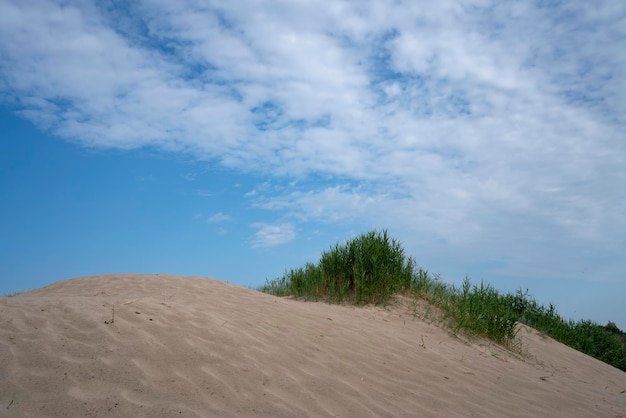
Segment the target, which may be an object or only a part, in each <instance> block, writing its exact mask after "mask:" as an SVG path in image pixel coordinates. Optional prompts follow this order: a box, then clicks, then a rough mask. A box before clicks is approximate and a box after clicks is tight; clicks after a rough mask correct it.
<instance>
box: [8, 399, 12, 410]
mask: <svg viewBox="0 0 626 418" xmlns="http://www.w3.org/2000/svg"><path fill="white" fill-rule="evenodd" d="M11 405H13V399H11V402H9V404H8V405H7V409H9V407H10V406H11Z"/></svg>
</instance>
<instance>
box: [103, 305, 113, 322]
mask: <svg viewBox="0 0 626 418" xmlns="http://www.w3.org/2000/svg"><path fill="white" fill-rule="evenodd" d="M113 322H115V306H114V307H112V308H111V321H110V322H109V321H104V323H105V324H107V325H111V324H112V323H113Z"/></svg>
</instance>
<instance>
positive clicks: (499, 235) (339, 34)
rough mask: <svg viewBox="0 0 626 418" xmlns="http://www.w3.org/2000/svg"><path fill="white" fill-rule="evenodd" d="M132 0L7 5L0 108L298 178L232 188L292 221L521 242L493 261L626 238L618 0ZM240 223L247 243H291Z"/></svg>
mask: <svg viewBox="0 0 626 418" xmlns="http://www.w3.org/2000/svg"><path fill="white" fill-rule="evenodd" d="M128 7H129V10H128V11H127V12H126V11H125V12H124V13H121V12H119V11H117V12H116V11H111V10H107V9H105V8H103V7H99V6H97V5H96V3H95V2H89V1H81V2H72V1H70V2H63V3H62V4H61V3H60V2H55V1H50V0H45V1H44V0H41V1H37V0H28V1H17V0H14V1H12V0H9V1H4V2H2V3H1V4H0V55H1V56H2V57H3V59H2V63H0V80H1V81H0V92H1V94H2V96H1V97H3V99H2V100H3V101H4V103H6V104H8V105H10V106H12V107H14V108H15V109H16V111H18V112H20V113H21V114H22V115H23V116H24V117H26V118H28V119H30V120H32V121H33V122H34V123H36V124H38V125H39V126H40V127H42V128H43V129H46V130H49V131H51V132H53V133H55V134H57V135H60V136H63V137H65V138H68V139H69V140H71V141H75V142H79V143H82V144H84V145H87V146H93V147H116V148H136V147H142V146H151V147H157V148H160V149H163V150H167V151H176V152H185V153H189V154H192V155H194V156H195V157H197V158H198V159H210V160H214V161H217V162H218V163H220V164H222V165H225V166H228V167H230V168H235V169H239V170H244V171H246V172H254V173H260V174H261V175H262V176H268V177H274V176H275V177H278V178H281V177H282V178H286V179H291V178H297V179H298V180H305V181H303V182H301V183H299V184H298V186H297V187H296V186H293V187H290V186H285V187H284V188H283V189H280V190H279V189H278V188H277V187H274V186H272V187H270V183H269V182H268V183H266V184H265V185H264V186H263V187H259V188H255V189H254V190H252V191H250V192H248V193H247V194H246V198H248V199H250V200H251V201H253V202H254V204H255V205H256V206H257V207H259V208H264V209H267V210H272V211H275V212H278V213H279V216H285V218H284V219H289V220H290V222H300V221H303V220H309V219H314V220H316V221H319V222H345V221H346V220H353V221H355V222H357V221H361V222H364V223H366V224H368V225H372V224H373V225H381V224H384V225H383V226H385V225H386V224H391V225H396V226H397V228H398V229H399V230H405V231H417V232H420V233H424V234H426V235H427V236H428V237H429V238H432V239H435V240H442V241H444V242H448V243H452V244H453V245H456V246H459V247H458V248H461V249H462V250H463V251H465V250H467V249H472V251H476V250H475V249H476V248H481V249H482V251H483V255H484V254H487V253H490V252H493V253H497V254H503V253H508V252H511V251H515V252H519V254H522V255H516V256H515V257H512V258H507V259H515V260H518V261H516V262H513V261H511V262H510V264H509V271H513V270H514V269H516V268H519V267H520V266H523V265H524V263H526V265H528V263H530V262H532V260H533V259H534V254H536V253H537V248H540V250H539V252H540V253H541V254H542V255H543V256H544V257H545V259H546V261H545V263H546V265H549V264H550V262H549V261H548V260H549V258H550V257H552V258H553V261H552V266H553V268H558V265H559V260H562V261H566V260H568V258H567V256H566V254H565V252H566V251H569V252H572V251H583V249H594V248H595V250H589V251H592V252H594V251H595V252H594V254H595V256H598V257H599V256H600V255H601V254H602V253H603V252H604V251H606V249H607V248H621V249H624V248H626V242H625V241H624V238H623V236H624V231H625V230H626V220H625V219H624V217H623V214H624V213H626V199H625V198H624V194H623V192H622V189H623V184H626V169H625V167H626V142H624V140H623V135H622V133H623V132H624V131H625V130H626V116H625V115H626V93H624V92H626V52H624V51H626V45H625V43H624V39H626V37H625V35H626V25H624V24H623V21H624V16H625V13H626V6H625V5H624V4H622V3H619V2H615V1H610V0H606V1H600V2H593V4H591V3H589V2H583V1H571V2H566V3H563V4H554V5H547V6H545V7H534V6H533V5H532V4H530V3H524V4H521V3H520V4H516V5H514V4H511V3H509V2H499V3H490V2H485V1H467V2H457V1H440V2H436V4H435V3H430V4H429V5H428V7H425V6H424V5H423V4H421V3H419V2H396V1H383V0H380V1H375V0H371V1H362V2H341V1H339V2H337V1H332V2H328V3H320V2H316V3H311V2H292V1H276V2H271V3H263V4H260V3H258V2H252V1H249V2H248V1H239V2H230V3H228V2H226V3H222V4H219V5H211V6H200V5H198V3H197V2H192V1H177V2H167V1H159V2H141V3H133V4H131V5H129V6H128ZM317 179H321V181H320V182H317V181H313V180H317ZM216 215H218V214H216ZM216 215H214V216H216ZM224 216H225V215H224ZM281 219H283V218H281ZM255 227H256V228H258V229H259V231H258V232H257V235H256V239H255V241H254V242H255V244H254V245H256V246H265V245H277V244H274V243H282V242H287V241H289V240H292V239H294V238H295V232H294V231H295V225H294V224H293V223H289V222H287V223H282V224H278V225H270V224H255ZM460 251H461V250H459V252H460ZM585 251H586V250H585ZM524 254H525V255H524ZM504 258H506V257H504ZM620 265H621V266H622V267H624V268H626V265H624V263H623V262H622V263H621V264H620ZM613 271H619V269H618V268H616V269H614V270H613ZM607 274H609V273H607ZM611 274H612V273H611ZM611 277H613V276H611Z"/></svg>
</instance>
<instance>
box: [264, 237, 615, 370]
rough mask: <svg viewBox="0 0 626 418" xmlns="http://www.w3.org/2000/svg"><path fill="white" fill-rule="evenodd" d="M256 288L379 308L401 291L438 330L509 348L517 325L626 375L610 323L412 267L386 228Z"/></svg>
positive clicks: (355, 239)
mask: <svg viewBox="0 0 626 418" xmlns="http://www.w3.org/2000/svg"><path fill="white" fill-rule="evenodd" d="M259 290H260V291H262V292H265V293H270V294H273V295H276V296H294V297H297V298H303V299H305V300H326V301H328V302H329V303H341V302H344V301H347V302H352V303H356V304H361V303H374V304H386V303H387V302H388V301H389V300H390V298H392V297H393V296H394V295H395V294H398V293H403V294H409V295H412V296H413V297H415V298H420V299H424V300H427V301H428V302H429V303H430V304H432V305H434V306H435V307H437V308H438V309H439V310H440V311H441V313H442V320H443V321H444V325H445V326H447V327H448V328H450V329H451V330H453V331H454V332H463V333H465V334H467V335H476V336H481V337H486V338H489V339H491V340H493V341H495V342H496V343H499V344H502V345H504V346H509V347H511V344H512V343H513V342H514V341H515V339H516V336H517V330H518V327H517V324H518V323H524V324H526V325H528V326H531V327H533V328H535V329H537V330H538V331H540V332H543V333H545V334H547V335H549V336H550V337H552V338H554V339H556V340H557V341H560V342H562V343H564V344H566V345H569V346H570V347H572V348H574V349H576V350H579V351H582V352H583V353H586V354H589V355H591V356H593V357H595V358H597V359H599V360H602V361H604V362H606V363H608V364H611V365H613V366H615V367H617V368H619V369H621V370H624V371H626V335H625V334H624V332H622V331H621V330H620V329H619V328H618V327H617V326H616V325H615V324H614V323H612V322H609V323H608V324H607V325H606V326H600V325H598V324H596V323H594V322H592V321H578V322H574V321H566V320H564V319H563V318H561V316H559V315H558V313H557V312H556V309H555V307H554V306H553V305H552V304H550V305H549V307H548V308H546V307H544V306H542V305H539V304H538V303H537V302H536V301H535V300H534V299H533V298H532V297H530V296H529V295H528V293H527V292H526V293H524V292H522V291H521V290H520V291H518V292H516V293H515V294H512V293H507V294H500V293H499V292H498V291H497V290H496V289H494V288H493V287H492V286H491V285H489V284H485V283H482V282H481V283H480V285H472V284H471V282H470V280H469V279H468V278H466V279H465V280H464V281H463V284H462V286H461V287H457V286H454V285H449V284H446V283H444V282H443V281H441V280H440V278H439V277H438V276H431V275H430V274H429V273H428V271H426V270H424V269H422V268H418V267H417V265H416V263H415V261H414V259H413V258H411V257H406V256H405V254H404V250H403V249H402V246H401V245H400V243H399V242H398V241H397V240H395V239H393V238H390V237H389V235H388V234H387V231H385V230H383V231H382V232H377V231H372V232H369V233H367V234H363V235H360V236H358V237H356V238H354V239H352V240H349V241H347V242H346V243H345V244H344V245H339V244H337V245H335V246H334V247H331V249H330V250H328V251H325V252H323V253H322V256H321V258H320V261H319V262H318V263H317V264H313V263H307V264H305V266H304V267H302V268H297V269H291V270H289V271H286V272H285V274H284V275H283V277H280V278H277V279H274V280H268V281H266V283H265V285H263V286H262V287H260V288H259Z"/></svg>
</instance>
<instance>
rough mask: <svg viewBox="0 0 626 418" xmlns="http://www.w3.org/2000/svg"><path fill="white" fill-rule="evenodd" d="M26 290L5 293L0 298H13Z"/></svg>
mask: <svg viewBox="0 0 626 418" xmlns="http://www.w3.org/2000/svg"><path fill="white" fill-rule="evenodd" d="M24 292H25V290H16V291H13V292H9V293H3V294H2V295H0V298H12V297H13V296H17V295H21V294H22V293H24Z"/></svg>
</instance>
